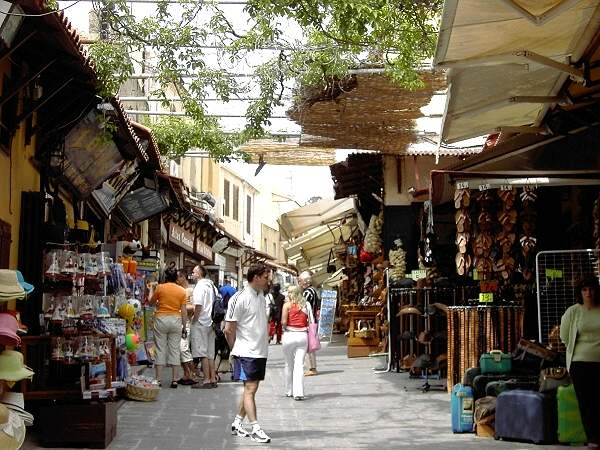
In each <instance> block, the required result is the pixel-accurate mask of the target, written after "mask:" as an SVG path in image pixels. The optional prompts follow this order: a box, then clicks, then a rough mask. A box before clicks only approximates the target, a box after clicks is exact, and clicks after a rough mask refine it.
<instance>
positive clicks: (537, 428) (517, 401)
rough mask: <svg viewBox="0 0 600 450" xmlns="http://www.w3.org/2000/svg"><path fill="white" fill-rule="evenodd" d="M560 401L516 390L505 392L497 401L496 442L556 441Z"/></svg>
mask: <svg viewBox="0 0 600 450" xmlns="http://www.w3.org/2000/svg"><path fill="white" fill-rule="evenodd" d="M556 422H557V415H556V397H555V396H554V395H551V394H543V393H540V392H535V391H526V390H521V389H516V390H514V391H505V392H502V393H501V394H500V395H499V396H498V398H497V399H496V421H495V430H496V436H495V437H496V439H509V440H521V441H531V442H534V443H536V444H541V443H552V442H555V441H556V431H557V423H556Z"/></svg>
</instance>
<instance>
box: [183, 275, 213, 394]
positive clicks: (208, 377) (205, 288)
mask: <svg viewBox="0 0 600 450" xmlns="http://www.w3.org/2000/svg"><path fill="white" fill-rule="evenodd" d="M192 276H193V277H194V279H195V280H196V286H195V287H194V291H193V293H192V303H193V304H194V316H193V317H192V324H191V325H190V347H191V349H192V356H193V357H194V358H200V360H201V364H202V373H204V381H203V382H202V384H195V385H193V386H192V389H211V388H216V387H217V373H216V370H215V337H216V336H215V331H214V330H213V322H212V310H213V303H214V301H215V285H214V284H213V282H212V281H211V280H210V279H209V278H207V277H206V269H205V268H204V267H202V266H196V267H194V270H193V271H192Z"/></svg>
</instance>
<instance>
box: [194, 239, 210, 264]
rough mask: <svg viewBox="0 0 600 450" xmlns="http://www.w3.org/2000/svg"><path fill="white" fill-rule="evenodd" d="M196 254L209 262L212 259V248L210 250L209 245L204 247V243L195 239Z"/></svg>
mask: <svg viewBox="0 0 600 450" xmlns="http://www.w3.org/2000/svg"><path fill="white" fill-rule="evenodd" d="M196 253H197V254H199V255H200V256H203V257H205V258H206V259H209V260H211V261H212V259H213V252H212V248H210V246H209V245H206V244H205V243H204V242H202V241H200V240H198V239H196Z"/></svg>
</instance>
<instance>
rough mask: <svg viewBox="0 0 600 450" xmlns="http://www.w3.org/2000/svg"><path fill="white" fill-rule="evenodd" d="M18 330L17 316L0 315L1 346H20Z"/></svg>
mask: <svg viewBox="0 0 600 450" xmlns="http://www.w3.org/2000/svg"><path fill="white" fill-rule="evenodd" d="M18 328H19V324H18V322H17V319H16V318H15V316H13V315H12V314H7V313H0V345H19V344H20V343H21V338H20V337H19V336H18V335H17V329H18Z"/></svg>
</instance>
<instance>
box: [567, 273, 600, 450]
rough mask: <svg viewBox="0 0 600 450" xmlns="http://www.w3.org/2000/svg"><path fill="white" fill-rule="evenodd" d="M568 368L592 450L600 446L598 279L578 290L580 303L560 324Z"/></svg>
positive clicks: (591, 279) (599, 295)
mask: <svg viewBox="0 0 600 450" xmlns="http://www.w3.org/2000/svg"><path fill="white" fill-rule="evenodd" d="M560 338H561V340H562V341H563V342H564V343H565V345H566V347H567V368H568V369H569V375H570V376H571V380H572V381H573V387H574V388H575V395H576V396H577V402H578V403H579V411H580V413H581V421H582V422H583V428H584V430H585V434H586V435H587V440H588V444H587V445H588V448H589V449H597V448H598V446H599V445H600V384H599V383H598V380H600V286H599V285H598V279H597V278H596V277H594V276H589V277H586V278H584V279H583V280H582V281H581V282H580V283H579V285H578V286H577V303H576V304H575V305H573V306H571V307H569V309H567V311H566V312H565V314H564V315H563V316H562V318H561V321H560Z"/></svg>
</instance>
